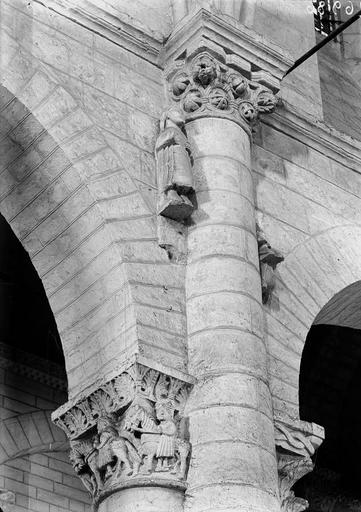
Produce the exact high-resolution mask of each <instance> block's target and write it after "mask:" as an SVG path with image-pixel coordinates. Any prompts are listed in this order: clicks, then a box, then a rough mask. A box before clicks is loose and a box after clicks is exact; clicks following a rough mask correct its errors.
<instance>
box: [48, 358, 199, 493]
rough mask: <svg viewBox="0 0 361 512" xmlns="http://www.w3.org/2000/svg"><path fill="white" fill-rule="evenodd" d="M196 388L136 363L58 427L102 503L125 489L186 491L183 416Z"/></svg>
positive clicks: (66, 414)
mask: <svg viewBox="0 0 361 512" xmlns="http://www.w3.org/2000/svg"><path fill="white" fill-rule="evenodd" d="M190 387H191V382H190V381H186V380H182V379H180V378H177V377H175V376H171V375H168V374H165V373H162V372H161V371H159V370H156V369H154V368H150V367H148V366H145V365H144V364H139V363H133V364H132V365H131V366H129V367H128V368H126V369H125V370H124V371H123V372H121V373H120V374H118V375H116V376H114V377H113V378H112V379H111V380H109V381H106V382H104V383H103V384H101V385H100V386H99V387H98V388H97V389H95V390H93V391H92V392H91V393H89V394H88V395H87V396H86V397H83V398H82V399H81V400H79V401H77V402H75V403H70V404H65V405H64V406H62V407H61V408H59V409H58V410H57V411H55V413H54V414H53V417H52V419H53V422H54V423H55V424H56V425H58V426H59V427H60V428H62V429H63V430H64V431H65V433H66V434H67V436H68V437H69V439H70V445H71V451H70V460H71V462H72V465H73V467H74V470H75V472H76V473H77V474H78V475H79V477H80V478H81V480H82V481H83V484H84V486H85V487H86V488H87V490H88V491H89V492H90V493H91V494H92V496H93V498H94V502H95V503H99V502H100V501H101V500H102V499H103V498H104V497H105V496H107V495H108V494H110V493H112V492H115V491H118V490H120V489H122V488H126V487H132V486H141V485H149V484H150V483H151V485H160V486H167V487H176V488H180V489H184V488H185V478H186V473H187V466H188V459H189V454H190V444H189V442H188V435H187V424H186V419H185V418H184V416H183V410H184V405H185V401H186V398H187V395H188V392H189V389H190Z"/></svg>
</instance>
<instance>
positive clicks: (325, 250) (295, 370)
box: [265, 225, 361, 419]
mask: <svg viewBox="0 0 361 512" xmlns="http://www.w3.org/2000/svg"><path fill="white" fill-rule="evenodd" d="M360 246H361V226H359V225H344V226H337V227H335V228H331V229H329V230H326V231H324V232H322V233H319V234H318V235H316V236H314V237H312V238H310V239H308V240H307V241H306V242H304V243H302V244H300V245H298V246H297V247H296V248H295V249H294V250H293V251H292V252H291V253H290V254H289V255H288V256H287V257H286V259H285V261H284V262H283V263H282V264H281V265H279V267H278V270H279V273H278V276H277V285H276V286H277V298H278V303H276V304H274V305H273V306H272V304H271V307H270V308H268V310H267V311H266V313H265V316H266V330H267V332H266V336H267V340H268V344H269V351H270V385H271V391H272V395H273V401H274V409H275V411H277V412H279V413H281V414H285V415H287V416H290V417H292V418H295V419H298V418H299V372H300V363H301V356H302V351H303V347H304V344H305V340H306V337H307V334H308V332H309V330H310V328H311V326H312V324H313V323H314V322H315V321H316V322H319V321H320V320H321V319H322V318H323V319H322V321H323V322H324V321H325V320H327V318H326V317H324V316H323V315H324V313H325V312H326V311H329V312H331V311H332V310H333V308H334V307H335V302H334V301H335V300H336V302H337V299H333V297H335V296H337V294H338V293H339V292H340V291H341V290H344V289H345V288H347V287H350V288H349V290H348V292H347V293H348V294H350V293H351V295H352V292H356V291H357V290H358V288H359V285H358V284H356V283H357V282H358V281H360V280H361V259H360V257H359V254H358V251H357V247H360ZM350 297H351V296H350ZM331 299H333V301H332V302H331V303H330V306H329V307H328V306H327V308H326V309H325V310H324V311H323V313H322V314H321V315H322V316H320V317H319V318H318V319H317V316H318V315H319V313H320V311H321V310H322V309H323V308H324V306H326V304H328V303H329V301H331ZM349 300H352V299H351V298H350V299H349ZM338 304H339V302H338ZM329 308H330V309H329ZM340 314H341V311H340ZM329 320H330V315H329V316H328V320H327V321H328V322H329Z"/></svg>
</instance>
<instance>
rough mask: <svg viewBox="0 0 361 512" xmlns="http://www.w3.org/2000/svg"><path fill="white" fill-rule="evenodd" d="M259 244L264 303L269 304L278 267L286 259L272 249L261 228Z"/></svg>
mask: <svg viewBox="0 0 361 512" xmlns="http://www.w3.org/2000/svg"><path fill="white" fill-rule="evenodd" d="M257 243H258V256H259V267H260V272H261V286H262V302H263V304H267V303H268V302H269V300H270V298H271V296H272V292H273V290H274V288H275V271H276V267H277V265H278V264H279V263H281V262H282V261H283V260H284V257H283V256H282V254H281V253H280V252H279V251H277V250H276V249H273V247H271V245H270V244H269V243H268V242H267V240H266V239H265V237H264V234H263V233H262V231H261V230H260V229H259V228H257Z"/></svg>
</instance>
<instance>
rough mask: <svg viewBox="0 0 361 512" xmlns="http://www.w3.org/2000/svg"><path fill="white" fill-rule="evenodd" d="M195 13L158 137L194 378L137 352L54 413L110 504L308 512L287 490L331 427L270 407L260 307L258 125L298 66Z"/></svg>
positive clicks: (268, 281) (264, 247) (173, 48)
mask: <svg viewBox="0 0 361 512" xmlns="http://www.w3.org/2000/svg"><path fill="white" fill-rule="evenodd" d="M198 22H199V23H200V25H199V27H198V30H197V31H195V30H194V31H191V30H189V32H191V33H193V34H197V35H196V36H194V37H193V36H190V37H188V36H187V37H185V36H184V34H185V33H186V32H185V30H183V32H182V30H180V31H179V32H177V34H175V35H174V37H173V38H172V37H171V38H170V39H169V40H168V42H167V45H166V48H165V53H164V55H163V59H164V70H165V80H166V83H167V87H168V93H169V98H168V99H169V108H168V109H167V110H166V111H165V113H164V115H163V116H162V119H161V120H160V132H159V136H158V138H157V141H156V144H155V157H156V163H157V178H158V186H159V197H158V223H159V226H158V233H159V234H160V240H159V243H160V245H161V246H162V247H164V248H167V247H170V246H171V244H172V243H173V241H174V240H175V239H176V238H177V232H178V231H179V230H182V233H185V234H186V244H187V247H186V249H184V248H183V250H184V254H183V263H185V260H186V271H185V289H186V304H185V309H186V314H187V335H188V375H184V374H180V373H179V374H175V373H174V371H171V370H169V369H167V368H161V369H159V367H154V365H153V364H152V362H146V361H140V360H139V358H138V357H137V356H135V358H134V361H133V362H132V364H130V365H125V366H124V369H123V371H122V372H120V373H119V374H118V375H115V376H112V378H111V379H106V377H104V379H103V381H102V384H101V385H100V386H98V387H97V388H96V389H94V390H92V391H91V392H89V393H88V394H87V395H86V396H82V399H81V400H78V401H77V402H75V403H68V404H65V405H64V406H63V407H62V408H60V409H59V410H58V411H56V413H55V414H54V421H55V423H56V424H57V425H59V426H60V427H61V428H63V429H64V430H65V431H66V433H67V434H68V436H69V438H70V440H71V460H72V463H73V466H74V469H75V471H76V473H77V474H78V475H79V476H80V478H81V479H82V480H83V482H84V485H85V486H86V487H87V489H88V490H89V491H90V492H91V494H92V495H93V498H94V503H95V504H96V505H97V507H98V508H99V510H101V511H109V512H110V511H112V512H113V511H117V512H119V511H123V510H127V511H128V512H130V511H131V512H133V511H135V510H137V511H142V512H143V511H144V512H148V511H153V510H157V511H160V512H180V511H182V510H187V511H189V512H201V511H214V512H215V511H228V510H237V511H240V512H246V511H247V512H248V511H250V510H254V511H259V512H261V511H263V512H279V511H280V510H282V511H287V512H290V511H292V512H295V511H302V510H305V509H306V508H307V502H306V501H305V500H302V499H299V498H297V497H295V495H294V493H293V491H292V490H291V487H292V486H293V484H294V483H295V482H296V481H297V480H298V479H299V478H301V476H303V475H304V474H306V473H307V472H309V471H311V470H312V461H311V456H312V455H313V453H314V451H315V449H317V447H318V446H319V445H320V443H321V442H322V437H323V432H322V429H321V428H318V429H317V426H313V425H310V424H307V423H305V422H301V421H296V420H294V421H291V420H287V421H286V419H284V418H277V420H275V418H274V417H273V409H272V400H271V393H270V389H269V384H268V370H267V347H266V346H265V343H264V339H263V338H264V335H263V332H264V325H263V321H264V320H263V307H264V304H266V303H267V301H268V299H269V297H270V295H271V294H272V290H273V287H274V280H273V273H274V272H275V271H276V267H277V265H282V260H283V257H282V255H281V254H279V253H278V251H277V250H276V249H273V248H272V247H271V245H270V244H272V241H269V240H267V241H266V240H265V239H264V237H263V236H262V234H261V233H260V231H259V230H258V229H257V226H256V221H255V205H254V189H253V180H252V174H251V139H252V132H253V131H254V130H255V129H256V124H257V122H258V120H259V116H260V115H263V114H264V115H266V114H269V113H272V112H273V111H274V110H275V109H276V108H277V98H276V96H275V94H276V93H277V91H278V88H279V79H280V77H281V76H282V73H283V72H284V70H285V69H283V68H282V65H283V66H284V68H285V67H286V66H287V64H288V63H287V62H286V61H282V58H281V57H279V58H278V60H277V58H276V57H275V55H276V53H275V51H274V50H273V53H272V52H270V53H269V54H268V53H267V51H268V50H267V49H266V48H265V47H264V45H263V46H262V45H261V43H260V42H259V41H258V40H257V39H256V38H255V39H253V40H252V37H251V35H250V34H249V33H248V34H246V35H245V34H243V35H242V34H239V37H238V39H237V38H236V39H237V41H239V39H240V38H241V36H242V37H244V45H245V46H244V52H243V53H242V45H241V44H239V43H237V45H236V44H235V43H234V44H233V43H232V41H231V38H230V39H229V41H228V46H227V44H226V41H227V38H226V37H225V36H224V37H223V39H222V43H219V42H217V41H214V40H212V38H211V36H210V34H211V33H214V32H212V30H211V29H210V27H211V21H210V18H209V17H208V16H205V18H204V19H201V17H200V18H198ZM183 29H184V27H183ZM222 30H225V29H224V27H223V29H222ZM183 36H184V37H183ZM246 36H247V37H246ZM232 37H233V36H232ZM220 39H221V38H220ZM231 43H232V44H231ZM230 48H233V51H231V50H230ZM236 49H237V51H236ZM253 58H254V60H253ZM268 60H269V62H270V64H269V65H268V66H267V62H268ZM275 62H276V63H277V62H278V64H279V66H278V67H277V65H276V64H275ZM262 63H263V64H265V66H264V68H261V67H260V64H262ZM167 239H169V243H168V242H167Z"/></svg>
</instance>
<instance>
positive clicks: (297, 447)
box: [275, 419, 324, 512]
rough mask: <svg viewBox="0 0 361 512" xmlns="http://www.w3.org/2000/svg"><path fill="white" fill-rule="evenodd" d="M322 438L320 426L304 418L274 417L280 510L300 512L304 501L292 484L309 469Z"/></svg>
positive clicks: (304, 506)
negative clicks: (275, 418) (287, 418)
mask: <svg viewBox="0 0 361 512" xmlns="http://www.w3.org/2000/svg"><path fill="white" fill-rule="evenodd" d="M323 439H324V431H323V428H322V427H320V426H319V425H316V424H314V423H307V422H305V421H294V422H291V421H287V422H284V421H282V420H279V419H277V420H275V442H276V451H277V462H278V482H279V492H280V501H281V510H282V512H302V511H303V510H306V509H307V508H308V502H307V500H305V499H303V498H298V497H297V496H295V493H294V492H293V490H292V487H293V485H294V484H295V483H296V482H297V481H298V480H299V479H300V478H302V477H303V476H305V475H307V473H309V472H311V471H312V470H313V462H312V459H311V457H312V455H313V454H314V453H315V451H316V449H317V448H318V447H319V446H320V444H321V443H322V441H323Z"/></svg>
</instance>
